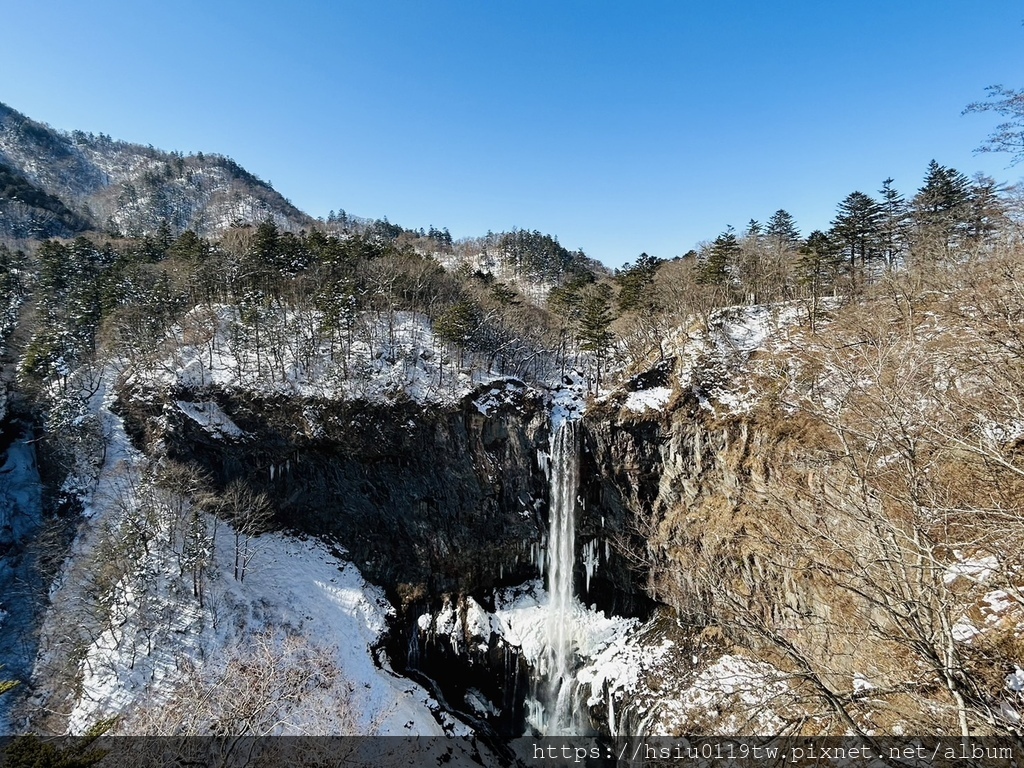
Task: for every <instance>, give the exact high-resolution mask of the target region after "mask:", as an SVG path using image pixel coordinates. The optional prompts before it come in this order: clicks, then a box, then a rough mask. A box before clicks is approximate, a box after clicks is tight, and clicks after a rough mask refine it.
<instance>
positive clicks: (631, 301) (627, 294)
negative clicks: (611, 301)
mask: <svg viewBox="0 0 1024 768" xmlns="http://www.w3.org/2000/svg"><path fill="white" fill-rule="evenodd" d="M661 263H662V260H661V259H659V258H656V257H654V256H648V255H647V254H646V253H641V254H640V256H639V257H638V258H637V260H636V264H635V265H633V264H629V263H626V264H624V265H623V266H622V269H619V270H616V272H615V282H616V283H618V285H619V310H620V311H622V312H628V311H629V310H631V309H636V308H637V307H639V306H641V305H642V304H644V301H643V299H644V289H645V288H647V286H649V285H650V284H651V283H652V282H654V276H655V274H656V273H657V271H658V267H660V266H661Z"/></svg>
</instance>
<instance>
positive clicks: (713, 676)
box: [477, 581, 788, 736]
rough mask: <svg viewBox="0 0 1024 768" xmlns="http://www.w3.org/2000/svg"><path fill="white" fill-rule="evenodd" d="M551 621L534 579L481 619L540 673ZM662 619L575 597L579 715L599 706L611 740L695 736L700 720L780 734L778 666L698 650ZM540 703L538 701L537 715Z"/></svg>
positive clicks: (722, 727)
mask: <svg viewBox="0 0 1024 768" xmlns="http://www.w3.org/2000/svg"><path fill="white" fill-rule="evenodd" d="M550 620H551V617H550V615H549V596H548V594H547V593H546V591H545V590H544V587H543V585H542V583H541V582H539V581H537V582H531V583H528V584H524V585H522V586H521V587H516V588H513V589H508V590H504V591H502V592H499V593H498V594H497V595H496V596H495V612H494V614H493V615H492V616H491V617H490V619H489V624H488V620H487V619H484V618H481V619H479V620H478V622H477V623H478V624H479V625H480V626H481V627H485V626H488V625H489V627H490V629H491V631H494V632H496V633H497V634H499V635H500V636H501V637H502V638H503V639H504V640H505V641H506V642H507V643H509V644H510V645H511V646H513V647H515V648H518V649H520V651H521V653H522V655H523V657H524V658H525V659H526V661H527V662H528V663H529V664H530V666H531V668H533V669H534V670H536V672H537V673H538V674H539V675H541V676H544V675H545V674H547V672H548V670H547V669H546V664H547V660H548V658H549V655H550V654H549V652H548V651H549V649H548V643H549V632H548V623H549V621H550ZM659 622H663V619H662V618H659V617H652V620H651V621H649V622H647V623H641V622H640V621H639V620H638V619H631V618H624V617H621V616H608V615H606V614H605V613H603V612H601V611H598V610H597V609H596V608H595V607H587V606H585V605H583V604H582V603H581V602H580V601H579V600H578V599H577V600H574V601H573V605H572V610H571V616H570V625H569V636H570V643H571V646H572V648H573V655H574V658H575V663H576V667H575V680H576V684H577V688H576V694H575V695H576V699H577V701H578V702H579V707H578V709H577V711H578V712H582V711H583V709H584V708H586V709H591V710H592V709H595V708H596V709H599V710H602V709H603V712H604V714H605V717H606V718H607V721H606V722H605V723H602V725H603V726H604V727H606V728H607V730H608V733H610V734H611V735H613V736H619V735H631V736H632V735H638V734H644V735H674V734H676V733H680V732H686V731H687V730H689V732H693V727H694V724H695V723H699V724H701V726H702V727H704V728H705V729H706V730H704V731H703V732H705V733H723V734H728V733H738V732H744V733H773V732H775V730H776V729H777V728H778V727H779V726H780V725H781V721H780V720H779V719H778V717H777V715H776V714H775V712H774V711H773V703H777V700H778V699H779V698H780V697H784V696H785V694H786V693H787V691H788V685H787V684H786V683H785V682H783V681H782V680H781V676H780V675H779V673H778V671H777V670H775V669H774V668H772V667H770V666H769V665H767V664H764V663H762V662H756V661H753V660H751V659H746V658H744V657H739V656H731V655H722V656H719V657H718V658H717V660H715V658H714V657H712V658H711V659H706V658H699V657H696V656H692V655H690V654H689V653H688V652H686V651H685V650H684V649H683V648H682V647H681V646H680V644H679V643H678V642H677V641H676V640H675V639H673V637H672V636H670V634H668V633H666V632H664V628H663V624H660V623H659ZM709 662H710V663H709ZM541 706H543V704H542V703H541V702H533V707H534V709H535V710H536V711H538V712H539V709H537V708H538V707H541ZM534 725H536V723H535V724H534ZM584 725H585V724H584Z"/></svg>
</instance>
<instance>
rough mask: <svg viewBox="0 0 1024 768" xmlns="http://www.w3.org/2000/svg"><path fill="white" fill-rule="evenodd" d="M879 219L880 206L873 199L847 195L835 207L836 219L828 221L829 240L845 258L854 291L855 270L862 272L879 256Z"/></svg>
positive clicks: (865, 196)
mask: <svg viewBox="0 0 1024 768" xmlns="http://www.w3.org/2000/svg"><path fill="white" fill-rule="evenodd" d="M881 219H882V209H881V206H879V204H878V203H877V202H875V200H874V199H872V198H871V197H870V196H868V195H865V194H864V193H863V192H851V193H850V194H848V195H847V196H846V197H845V198H843V201H842V202H841V203H839V207H838V209H837V213H836V218H835V219H833V221H832V230H831V239H832V240H833V241H835V242H837V243H839V244H840V245H841V246H842V248H843V249H844V251H845V252H846V253H848V254H849V257H850V260H849V264H848V269H849V273H850V281H851V284H852V286H853V288H854V289H856V286H857V272H858V269H860V270H861V271H866V269H867V266H868V264H869V262H871V261H872V260H873V259H875V258H877V257H878V256H879V254H880V249H879V236H880V224H881ZM858 257H860V266H859V267H858V265H857V259H858Z"/></svg>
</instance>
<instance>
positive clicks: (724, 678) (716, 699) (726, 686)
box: [679, 654, 788, 734]
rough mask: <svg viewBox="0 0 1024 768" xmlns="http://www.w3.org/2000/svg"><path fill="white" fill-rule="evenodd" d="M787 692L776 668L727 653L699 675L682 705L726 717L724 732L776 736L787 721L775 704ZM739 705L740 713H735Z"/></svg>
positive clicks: (721, 724)
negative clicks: (777, 711)
mask: <svg viewBox="0 0 1024 768" xmlns="http://www.w3.org/2000/svg"><path fill="white" fill-rule="evenodd" d="M787 690H788V685H786V683H785V682H784V681H783V680H782V679H781V678H780V675H779V672H778V670H776V669H775V668H774V667H772V666H770V665H768V664H765V663H764V662H760V661H755V660H753V659H748V658H745V657H743V656H736V655H732V654H726V655H724V656H722V657H721V658H719V659H718V660H717V661H715V663H714V664H712V665H711V666H709V667H708V668H707V669H705V670H704V671H702V672H701V673H700V674H699V675H697V677H696V679H695V680H694V681H693V683H692V684H691V685H690V686H689V688H688V689H687V691H686V692H685V694H684V695H683V697H682V699H681V700H680V702H679V704H680V706H681V708H682V709H683V710H687V711H691V712H694V713H709V714H712V715H720V716H722V717H723V721H722V722H720V724H719V725H718V728H719V729H720V732H724V733H740V732H750V731H751V730H753V731H754V732H756V733H759V734H773V733H779V732H781V730H782V728H783V727H784V726H785V722H784V721H783V720H782V719H781V718H779V716H778V715H776V714H775V713H774V712H773V711H772V708H771V704H772V701H773V699H776V698H778V697H781V696H783V695H785V694H786V692H787ZM737 703H738V704H739V705H740V706H739V711H734V710H736V709H737Z"/></svg>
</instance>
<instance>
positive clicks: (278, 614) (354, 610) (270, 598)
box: [34, 382, 445, 735]
mask: <svg viewBox="0 0 1024 768" xmlns="http://www.w3.org/2000/svg"><path fill="white" fill-rule="evenodd" d="M107 384H108V385H109V382H107ZM111 399H112V397H111V396H110V394H109V389H108V386H104V387H101V388H100V390H99V392H98V393H97V395H96V396H95V397H94V398H93V400H92V403H91V405H92V407H94V408H95V409H97V411H98V416H99V417H100V418H101V420H102V421H103V422H104V423H105V425H106V426H105V433H106V435H107V450H106V460H105V462H104V464H103V466H102V468H101V470H100V472H99V476H98V478H97V480H96V482H95V484H94V486H93V490H92V492H91V493H90V494H89V495H88V498H87V499H86V503H87V519H86V522H85V523H84V524H83V526H82V527H81V529H80V532H79V534H78V536H77V538H76V540H75V542H74V544H73V545H72V551H71V554H70V556H69V558H68V560H67V561H66V562H65V565H64V568H63V571H62V573H61V575H60V576H59V577H58V579H57V581H56V582H55V584H54V586H53V589H52V592H51V605H52V607H51V609H50V611H49V612H48V614H47V617H46V620H45V622H44V626H43V630H42V636H43V641H42V642H41V643H40V645H41V647H42V648H44V649H45V650H44V651H43V652H41V654H40V656H39V658H38V659H37V661H36V672H35V674H34V677H35V678H37V679H40V680H47V679H50V677H49V676H48V675H47V672H48V670H53V669H65V668H66V665H65V661H66V658H67V657H68V654H69V650H68V648H69V645H68V644H69V643H70V644H71V646H70V647H74V646H75V644H76V643H83V645H81V653H80V658H81V661H80V663H79V664H78V672H77V674H78V684H77V690H78V693H77V696H76V698H75V700H74V701H73V702H72V705H71V707H70V717H69V720H68V730H69V732H71V733H81V732H83V731H84V730H86V729H87V728H88V727H89V726H90V725H91V724H93V723H94V722H96V720H97V719H99V718H103V717H108V716H111V715H115V714H118V715H120V716H121V717H122V722H123V725H122V727H123V728H125V729H126V732H132V731H131V730H130V729H131V728H136V729H139V731H148V732H153V729H154V728H155V729H156V732H163V731H162V729H167V728H171V729H172V730H173V727H174V725H173V723H171V722H169V721H167V720H166V719H165V720H164V721H161V720H160V719H159V718H160V717H161V713H162V712H163V713H164V714H163V716H164V717H165V718H167V717H170V715H168V714H167V713H168V712H177V713H178V715H179V716H181V717H184V716H185V715H182V714H181V713H182V712H185V713H186V714H187V715H188V716H189V717H198V715H196V714H195V713H194V712H189V708H188V707H182V706H180V702H182V701H188V693H189V691H190V690H191V689H190V686H192V687H193V688H194V686H195V685H197V684H199V683H200V682H202V681H209V680H217V679H219V678H218V675H223V674H225V670H227V671H230V670H231V669H234V668H242V669H244V668H245V667H246V664H249V663H250V662H251V663H252V664H257V663H258V662H259V658H260V654H263V655H264V656H267V657H268V658H270V659H272V661H273V663H270V664H269V666H268V669H270V670H274V669H276V668H277V665H283V666H282V668H283V669H284V670H286V671H287V670H297V671H298V672H302V673H303V674H310V675H314V677H313V678H312V680H311V682H310V686H311V688H310V691H309V692H307V694H308V695H306V696H304V697H303V698H302V699H301V700H299V701H298V702H297V703H296V704H288V705H287V706H285V704H286V702H285V703H280V706H281V707H283V709H282V710H281V711H282V712H283V714H282V715H281V717H280V719H279V720H278V721H276V722H275V723H274V725H273V730H272V732H273V733H295V734H317V733H327V734H329V733H343V732H352V733H361V734H369V733H377V734H382V735H445V730H444V729H443V728H442V726H441V725H440V723H439V722H438V719H437V717H436V716H435V712H436V711H438V710H439V705H438V704H437V702H435V701H434V700H433V699H432V698H431V697H430V696H429V695H428V694H427V693H426V692H425V691H424V690H423V689H422V688H421V687H420V686H418V685H416V684H415V683H413V682H411V681H409V680H407V679H405V678H401V677H399V676H397V675H396V674H395V673H394V672H392V671H391V669H390V668H389V666H388V664H387V662H386V660H384V659H382V658H379V654H378V653H377V651H376V650H375V649H376V648H377V645H378V644H379V642H380V639H381V634H382V632H383V631H384V630H385V628H386V621H387V617H388V616H389V615H390V614H391V613H392V611H393V609H392V607H391V606H390V605H389V604H388V603H387V601H386V600H385V598H384V595H383V593H382V592H381V590H379V589H378V588H376V587H373V586H371V585H369V584H367V583H366V582H365V581H364V580H363V578H362V576H361V575H360V574H359V571H358V570H357V569H356V567H355V566H354V565H352V564H351V563H349V562H347V561H345V560H344V559H341V558H340V557H339V556H338V555H336V554H332V552H331V551H330V550H329V549H328V547H327V546H326V545H324V544H323V543H321V542H319V541H317V540H313V539H299V538H295V537H292V536H287V535H285V534H283V533H269V534H265V535H263V536H260V537H257V538H255V539H253V541H252V549H251V552H252V555H251V562H249V564H248V567H247V571H246V574H245V577H244V580H242V581H240V580H238V579H236V578H234V577H233V568H234V558H235V549H234V547H235V536H234V531H233V530H232V529H231V528H230V526H228V525H227V524H225V523H224V522H222V521H216V520H215V519H214V518H212V517H210V516H207V515H206V514H205V513H200V514H201V516H202V521H203V524H204V528H205V530H207V531H210V532H212V534H211V535H212V537H213V538H212V544H213V546H212V550H213V566H212V568H211V569H210V573H209V575H208V577H207V580H208V583H207V586H206V590H205V591H206V596H205V601H204V603H203V605H200V604H199V602H198V600H196V599H195V598H194V597H193V593H192V578H191V573H190V572H188V571H187V569H186V568H185V567H184V566H182V564H181V560H180V557H181V555H180V553H179V552H176V551H175V549H174V546H173V538H174V535H173V533H172V532H171V531H169V530H168V529H167V528H166V525H167V521H164V520H158V521H154V520H151V519H149V518H146V517H145V510H144V509H143V508H142V507H140V505H139V503H138V501H139V498H140V496H141V494H143V493H145V492H146V491H145V483H144V482H142V481H141V478H143V477H144V475H145V468H146V460H145V458H144V457H143V456H141V455H140V454H138V453H137V452H136V451H135V450H134V449H133V448H132V447H131V445H130V443H129V440H128V438H127V435H126V434H125V432H124V427H123V424H122V423H121V420H120V418H119V417H117V416H116V415H114V414H113V413H112V412H111V411H110V409H109V405H110V401H111ZM204 413H205V414H210V413H211V412H210V411H208V410H207V411H205V412H204ZM144 525H148V526H150V527H149V529H148V530H149V539H148V542H147V544H146V548H145V550H144V552H145V554H144V555H143V556H142V557H141V558H138V559H137V560H135V561H134V562H133V561H131V560H129V562H128V567H127V569H126V570H125V571H124V572H123V573H122V574H121V575H120V576H119V577H118V578H117V579H116V580H115V581H114V583H113V584H111V586H110V587H109V588H108V590H107V593H106V594H105V595H95V594H92V593H91V592H90V589H95V586H94V585H95V584H97V583H99V582H97V580H96V578H95V577H94V575H93V574H94V573H95V572H96V569H97V567H98V564H99V563H104V562H106V560H105V558H106V557H109V555H108V554H107V553H108V552H109V551H110V550H109V548H110V546H111V544H113V543H116V542H118V541H122V540H127V538H126V537H127V536H128V535H129V534H133V533H135V531H137V530H138V529H139V528H140V527H141V526H144ZM97 599H99V600H101V602H102V604H104V605H106V606H107V608H106V612H105V615H106V617H107V618H106V619H105V620H103V619H101V620H100V623H97V617H96V616H95V615H90V614H83V613H82V610H83V608H82V606H83V605H90V604H95V601H96V600H97ZM72 636H73V637H72ZM232 665H234V667H233V666H232ZM289 674H291V673H289ZM193 692H194V691H193ZM40 695H42V694H40ZM183 696H184V697H185V698H184V699H183V698H182V697H183ZM176 702H177V703H178V704H179V706H178V708H177V709H175V703H176ZM275 706H277V704H275ZM146 718H150V719H149V720H147V719H146ZM152 718H156V720H155V721H154V720H153V719H152ZM193 725H195V726H196V727H201V725H202V724H201V723H200V724H199V725H196V724H195V723H193ZM180 727H183V726H180ZM207 727H209V726H208V725H207ZM139 731H136V732H139Z"/></svg>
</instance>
